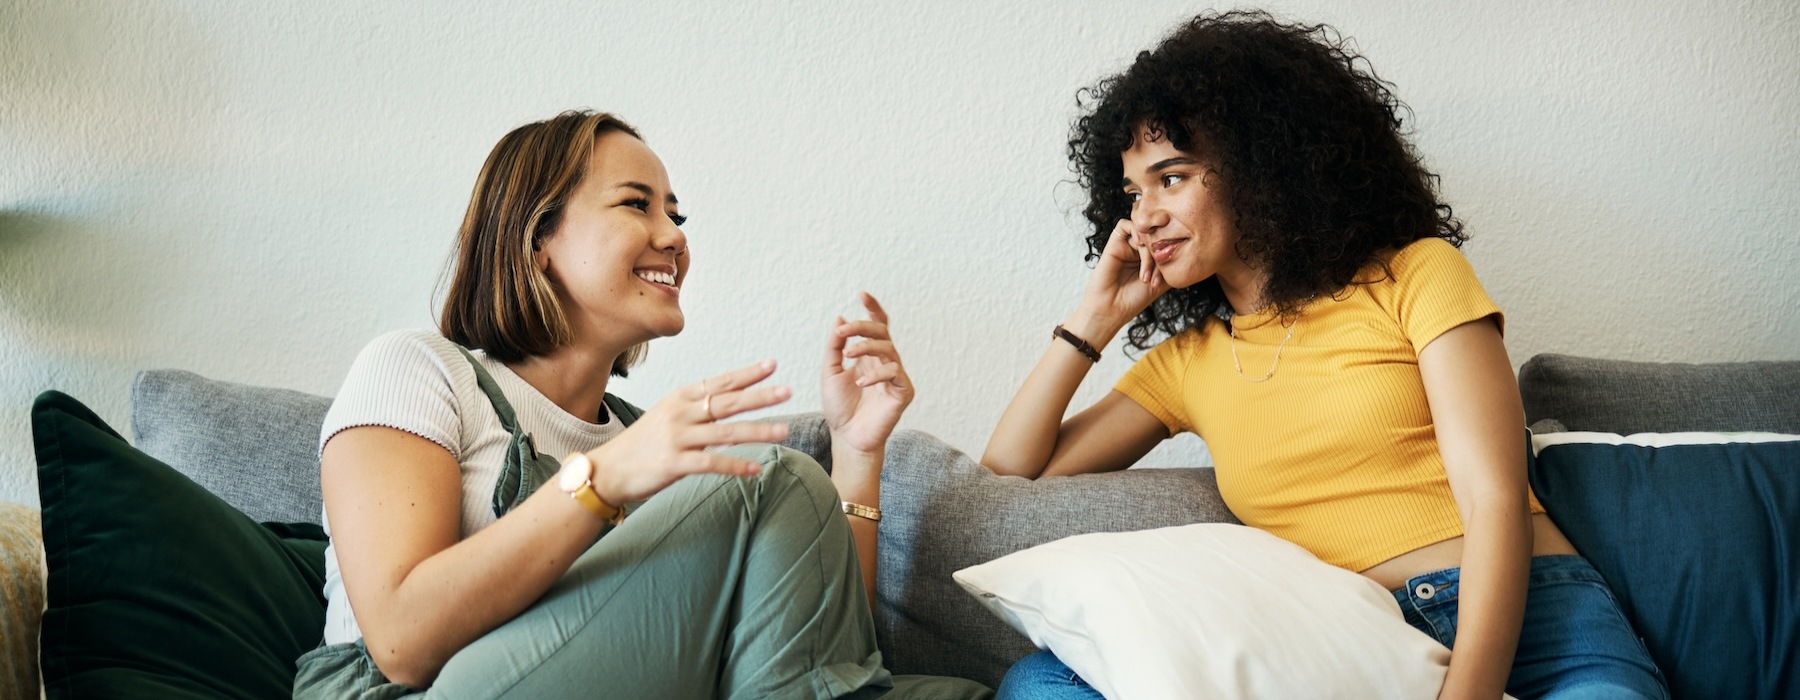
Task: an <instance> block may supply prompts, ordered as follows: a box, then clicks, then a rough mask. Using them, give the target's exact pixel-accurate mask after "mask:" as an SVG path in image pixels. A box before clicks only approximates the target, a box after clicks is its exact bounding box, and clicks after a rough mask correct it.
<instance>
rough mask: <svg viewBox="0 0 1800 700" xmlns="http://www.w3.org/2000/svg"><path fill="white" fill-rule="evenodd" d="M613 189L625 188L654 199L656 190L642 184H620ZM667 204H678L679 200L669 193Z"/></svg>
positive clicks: (672, 193)
mask: <svg viewBox="0 0 1800 700" xmlns="http://www.w3.org/2000/svg"><path fill="white" fill-rule="evenodd" d="M613 187H625V188H629V189H634V190H637V191H639V192H642V193H644V196H645V197H655V196H656V190H654V189H652V188H651V187H650V186H649V185H646V184H644V183H642V182H621V183H619V184H617V185H613ZM669 203H670V204H680V203H681V200H679V199H676V198H675V193H674V192H670V193H669Z"/></svg>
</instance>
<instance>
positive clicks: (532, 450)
mask: <svg viewBox="0 0 1800 700" xmlns="http://www.w3.org/2000/svg"><path fill="white" fill-rule="evenodd" d="M456 350H457V352H461V353H462V355H463V357H464V358H466V359H468V361H469V366H470V367H474V368H475V383H476V384H479V385H480V386H481V393H483V394H486V395H487V398H488V403H490V404H493V406H494V414H495V415H496V416H498V417H499V418H500V427H502V428H505V429H506V432H508V433H512V441H511V443H510V444H508V445H507V448H506V464H505V465H504V466H502V467H501V469H500V478H499V479H498V480H496V482H495V483H494V499H493V505H494V517H496V518H498V517H500V516H502V515H506V513H507V511H510V510H512V509H513V507H514V506H517V505H519V504H520V503H523V502H525V499H526V498H529V497H530V496H531V494H532V493H534V492H536V491H537V490H538V487H540V486H543V485H544V482H546V481H549V480H551V479H552V478H555V476H556V472H557V470H559V469H561V468H562V462H561V461H559V460H558V459H557V458H555V457H553V456H550V455H542V454H538V451H537V443H536V441H534V440H533V439H532V438H531V433H527V432H525V431H524V430H521V429H520V428H519V419H518V414H517V413H515V412H514V411H513V407H512V404H511V403H510V402H508V401H507V400H506V393H505V392H502V391H500V383H499V382H496V381H494V375H492V374H489V373H488V371H487V368H485V367H482V366H481V362H480V361H478V360H476V359H475V356H474V355H472V354H470V353H469V351H468V349H466V348H464V347H462V346H461V345H458V346H456ZM601 402H602V403H604V404H605V405H606V410H607V412H608V413H610V414H612V415H613V416H614V417H615V418H617V419H618V421H619V425H620V426H621V427H623V426H629V425H631V424H632V423H633V422H635V421H637V419H638V416H641V415H643V414H644V410H643V409H641V408H638V407H636V406H633V405H631V404H629V403H626V402H625V400H624V399H621V398H619V397H617V396H613V395H612V394H606V395H604V396H603V397H602V398H601Z"/></svg>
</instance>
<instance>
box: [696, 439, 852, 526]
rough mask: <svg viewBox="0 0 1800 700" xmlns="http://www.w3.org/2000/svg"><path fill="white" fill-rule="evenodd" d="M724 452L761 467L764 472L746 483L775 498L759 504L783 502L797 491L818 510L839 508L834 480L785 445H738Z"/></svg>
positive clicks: (810, 458) (815, 464)
mask: <svg viewBox="0 0 1800 700" xmlns="http://www.w3.org/2000/svg"><path fill="white" fill-rule="evenodd" d="M723 452H724V453H725V454H729V455H731V456H733V457H737V458H739V459H747V460H750V461H752V462H755V463H756V464H757V465H758V466H759V467H761V471H759V472H757V474H756V475H755V476H752V477H750V478H749V479H748V480H747V481H749V482H751V484H752V485H753V488H754V490H756V491H757V492H759V493H760V494H763V495H764V496H770V497H773V498H763V499H759V501H762V502H768V503H773V502H778V501H780V500H783V499H781V498H780V496H782V495H784V494H786V493H787V492H789V491H792V490H798V491H799V492H800V493H802V494H804V495H805V496H806V499H807V500H808V501H810V502H812V503H813V504H814V506H815V507H819V508H824V509H827V510H831V509H834V508H835V507H836V506H837V502H838V498H837V486H836V485H834V484H832V483H831V476H830V475H829V474H826V473H825V468H824V467H822V466H819V463H818V461H817V460H814V459H813V458H812V455H809V454H806V453H805V452H801V451H799V450H795V449H793V448H789V447H784V446H782V445H765V444H755V445H736V446H733V447H730V448H727V449H726V450H724V451H723Z"/></svg>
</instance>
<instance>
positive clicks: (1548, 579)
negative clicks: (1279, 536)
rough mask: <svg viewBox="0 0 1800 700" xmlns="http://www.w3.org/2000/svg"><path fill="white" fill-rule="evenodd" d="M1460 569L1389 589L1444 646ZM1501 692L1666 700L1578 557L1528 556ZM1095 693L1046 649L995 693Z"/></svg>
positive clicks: (1645, 657)
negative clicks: (1519, 617)
mask: <svg viewBox="0 0 1800 700" xmlns="http://www.w3.org/2000/svg"><path fill="white" fill-rule="evenodd" d="M1461 574H1462V571H1461V570H1460V569H1444V570H1442V571H1434V572H1431V573H1428V574H1421V575H1419V576H1415V577H1413V578H1412V579H1411V580H1409V581H1407V582H1406V588H1404V589H1402V590H1399V591H1395V592H1394V599H1395V600H1396V601H1398V602H1399V603H1400V611H1401V613H1403V614H1404V615H1405V616H1406V621H1407V623H1409V624H1411V625H1412V626H1413V627H1416V628H1418V629H1419V630H1420V631H1422V632H1424V633H1426V634H1428V635H1431V637H1432V638H1433V639H1436V640H1438V641H1439V642H1441V643H1442V644H1443V645H1444V646H1446V647H1454V646H1455V642H1456V617H1457V615H1456V612H1457V588H1458V586H1457V582H1458V580H1459V578H1460V576H1461ZM1506 692H1507V693H1510V694H1511V695H1512V696H1513V697H1516V698H1519V699H1520V700H1537V699H1538V698H1544V699H1546V700H1580V699H1585V698H1620V699H1623V700H1630V699H1633V698H1644V699H1646V700H1652V699H1653V700H1667V698H1668V697H1669V692H1668V690H1667V688H1666V684H1665V683H1664V681H1663V677H1662V672H1661V671H1658V670H1657V668H1656V664H1654V663H1652V662H1651V661H1650V653H1649V652H1648V651H1646V650H1645V649H1644V643H1643V641H1642V640H1640V639H1638V636H1637V633H1636V632H1633V631H1632V629H1631V624H1630V623H1629V622H1627V621H1626V620H1625V614H1624V612H1623V611H1621V610H1620V609H1619V602H1618V600H1617V599H1615V598H1613V594H1612V590H1611V589H1608V588H1607V587H1606V582H1605V581H1604V580H1602V579H1601V578H1600V573H1599V572H1597V571H1595V570H1594V567H1593V566H1592V565H1590V564H1588V562H1587V560H1586V559H1583V558H1581V557H1578V556H1546V557H1536V558H1534V559H1532V560H1531V584H1530V588H1529V590H1528V592H1527V593H1526V599H1525V625H1524V629H1523V631H1522V632H1521V633H1520V634H1519V648H1518V651H1517V653H1515V654H1514V656H1513V667H1512V673H1511V675H1509V676H1508V677H1507V679H1506ZM1051 698H1064V699H1067V700H1097V699H1099V698H1101V695H1100V692H1099V691H1097V690H1094V689H1093V687H1091V686H1089V685H1088V684H1087V682H1085V681H1083V680H1082V679H1081V677H1080V676H1078V675H1076V674H1075V672H1074V671H1072V670H1070V669H1069V667H1068V666H1067V665H1065V664H1064V663H1063V662H1062V661H1061V660H1059V659H1057V658H1056V656H1055V655H1054V654H1051V653H1050V652H1047V651H1044V652H1038V653H1036V654H1032V655H1031V656H1027V657H1025V658H1023V659H1020V660H1019V662H1018V663H1016V664H1013V667H1012V669H1011V670H1008V671H1007V672H1006V678H1005V679H1004V680H1002V681H1001V682H1000V690H999V693H998V695H997V696H996V700H1047V699H1051Z"/></svg>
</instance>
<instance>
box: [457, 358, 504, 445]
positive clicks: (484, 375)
mask: <svg viewBox="0 0 1800 700" xmlns="http://www.w3.org/2000/svg"><path fill="white" fill-rule="evenodd" d="M456 351H457V352H460V353H462V356H463V357H464V358H465V359H467V360H468V361H469V366H470V367H474V368H475V383H476V384H479V385H480V386H481V393H483V394H487V397H488V403H490V404H493V406H494V413H496V414H498V415H499V416H500V427H502V428H505V429H506V432H509V433H518V432H519V418H518V414H515V413H513V407H512V404H511V403H509V402H508V401H507V400H506V393H505V392H503V391H500V383H499V382H496V381H494V375H492V374H488V371H487V368H486V367H482V366H481V362H479V361H477V360H476V359H475V356H474V355H471V354H469V350H468V348H465V347H463V346H461V345H458V346H456Z"/></svg>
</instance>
